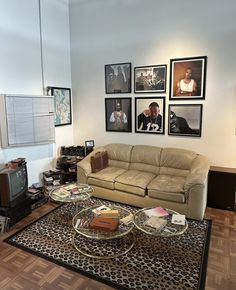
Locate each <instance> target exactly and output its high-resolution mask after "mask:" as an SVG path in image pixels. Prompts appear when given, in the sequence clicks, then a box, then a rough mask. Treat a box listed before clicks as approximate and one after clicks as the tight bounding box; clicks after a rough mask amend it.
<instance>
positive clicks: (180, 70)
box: [170, 56, 207, 100]
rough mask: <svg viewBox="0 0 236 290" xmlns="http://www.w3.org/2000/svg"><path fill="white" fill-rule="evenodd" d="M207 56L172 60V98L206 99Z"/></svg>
mask: <svg viewBox="0 0 236 290" xmlns="http://www.w3.org/2000/svg"><path fill="white" fill-rule="evenodd" d="M206 65H207V57H206V56H200V57H189V58H179V59H171V60H170V100H190V99H191V100H194V99H205V82H206Z"/></svg>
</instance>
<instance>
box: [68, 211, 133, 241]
mask: <svg viewBox="0 0 236 290" xmlns="http://www.w3.org/2000/svg"><path fill="white" fill-rule="evenodd" d="M99 206H101V205H95V206H92V207H89V208H86V209H83V210H81V211H80V212H78V213H77V214H76V215H75V216H74V218H73V220H72V225H73V227H74V229H75V231H76V232H77V233H79V234H81V235H83V236H85V237H87V238H91V239H96V240H109V239H114V238H118V237H122V236H124V235H126V234H128V233H129V232H130V231H131V230H132V229H133V227H134V224H133V222H131V223H129V224H126V223H123V222H122V221H121V219H122V218H124V217H127V216H129V215H130V214H131V212H130V211H129V210H127V209H125V208H122V207H119V206H115V205H108V207H109V209H111V210H118V213H119V225H118V228H117V230H115V231H104V230H98V229H91V228H90V222H91V221H92V219H93V218H94V217H96V216H98V215H97V214H96V213H94V212H93V210H95V209H96V208H98V207H99Z"/></svg>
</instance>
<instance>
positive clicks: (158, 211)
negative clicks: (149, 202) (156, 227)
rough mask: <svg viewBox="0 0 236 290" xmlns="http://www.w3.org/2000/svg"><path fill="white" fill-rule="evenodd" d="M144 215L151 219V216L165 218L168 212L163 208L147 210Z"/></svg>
mask: <svg viewBox="0 0 236 290" xmlns="http://www.w3.org/2000/svg"><path fill="white" fill-rule="evenodd" d="M144 213H145V214H146V215H147V216H149V217H151V216H156V217H163V216H168V215H169V214H168V212H167V211H166V210H165V209H164V208H163V207H160V206H158V207H155V208H151V209H147V210H145V211H144Z"/></svg>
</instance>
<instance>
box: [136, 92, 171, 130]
mask: <svg viewBox="0 0 236 290" xmlns="http://www.w3.org/2000/svg"><path fill="white" fill-rule="evenodd" d="M156 104H157V105H158V106H159V107H157V106H156ZM156 110H158V111H159V113H158V112H157V113H158V115H157V116H154V117H151V115H150V114H151V111H154V112H155V111H156ZM135 132H136V133H148V134H165V97H159V96H156V97H136V98H135Z"/></svg>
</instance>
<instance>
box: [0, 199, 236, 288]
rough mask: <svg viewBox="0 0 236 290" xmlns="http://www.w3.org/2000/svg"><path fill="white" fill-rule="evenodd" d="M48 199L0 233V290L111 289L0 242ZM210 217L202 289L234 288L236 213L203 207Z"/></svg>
mask: <svg viewBox="0 0 236 290" xmlns="http://www.w3.org/2000/svg"><path fill="white" fill-rule="evenodd" d="M56 206H57V204H55V203H52V202H49V203H47V204H45V205H43V206H42V207H40V208H38V209H36V210H34V211H33V212H32V214H30V215H29V216H27V217H26V218H24V219H23V220H21V221H20V222H18V223H17V224H16V225H14V227H12V228H11V230H10V231H9V232H8V233H4V234H0V289H1V290H39V289H40V290H51V289H53V290H77V289H78V290H111V289H113V288H112V287H109V286H107V285H104V284H102V283H100V282H97V281H95V280H92V279H89V278H87V277H84V276H82V275H80V274H78V273H75V272H73V271H70V270H68V269H66V268H64V267H61V266H58V265H56V264H54V263H52V262H49V261H47V260H44V259H42V258H40V257H37V256H34V255H31V254H29V253H27V252H25V251H22V250H20V249H18V248H15V247H13V246H10V245H8V244H6V243H3V242H2V241H3V240H4V239H5V238H7V237H8V236H10V235H12V234H13V233H14V232H16V231H18V230H19V229H20V228H22V227H24V226H25V225H27V224H29V223H31V222H32V221H33V220H36V219H38V218H39V217H40V216H42V215H43V214H45V213H47V212H48V211H50V210H51V209H52V208H54V207H56ZM205 217H206V218H210V219H212V220H213V224H212V234H211V242H210V251H209V258H208V267H207V278H206V287H205V289H206V290H223V289H224V290H234V289H236V215H235V212H232V211H224V210H220V209H213V208H207V210H206V214H205Z"/></svg>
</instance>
